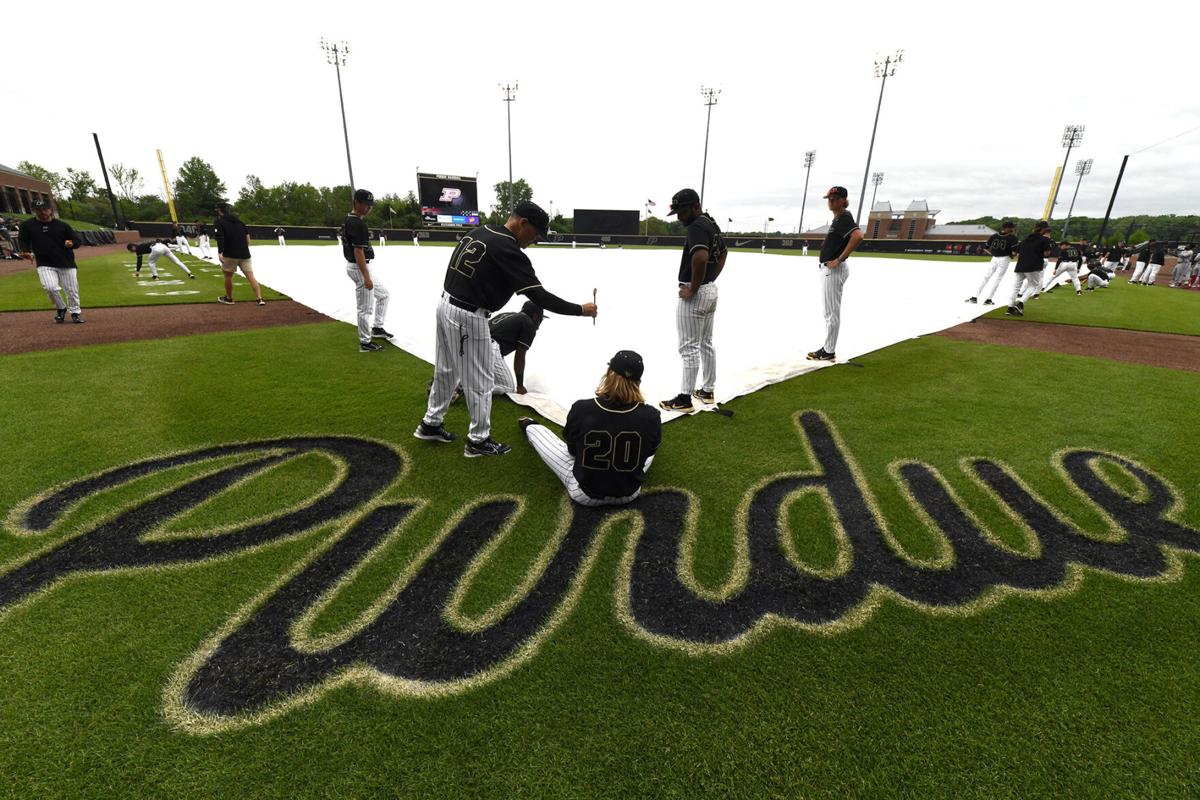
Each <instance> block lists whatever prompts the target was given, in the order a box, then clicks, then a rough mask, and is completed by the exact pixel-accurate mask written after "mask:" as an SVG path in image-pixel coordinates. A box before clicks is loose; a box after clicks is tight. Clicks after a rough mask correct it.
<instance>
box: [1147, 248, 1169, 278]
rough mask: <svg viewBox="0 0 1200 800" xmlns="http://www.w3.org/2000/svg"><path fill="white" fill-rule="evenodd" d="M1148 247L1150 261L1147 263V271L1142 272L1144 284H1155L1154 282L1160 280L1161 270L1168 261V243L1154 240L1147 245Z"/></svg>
mask: <svg viewBox="0 0 1200 800" xmlns="http://www.w3.org/2000/svg"><path fill="white" fill-rule="evenodd" d="M1146 249H1147V250H1149V251H1150V258H1149V262H1150V263H1148V264H1147V265H1146V271H1145V272H1143V273H1142V285H1143V286H1153V285H1154V282H1155V281H1156V280H1158V272H1159V270H1161V269H1162V268H1163V264H1165V263H1166V261H1167V244H1166V242H1158V241H1154V242H1151V243H1150V244H1149V245H1147V247H1146Z"/></svg>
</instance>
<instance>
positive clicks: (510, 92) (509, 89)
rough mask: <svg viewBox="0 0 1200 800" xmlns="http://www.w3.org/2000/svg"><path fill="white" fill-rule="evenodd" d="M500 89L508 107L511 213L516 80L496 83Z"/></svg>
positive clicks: (510, 204) (511, 205)
mask: <svg viewBox="0 0 1200 800" xmlns="http://www.w3.org/2000/svg"><path fill="white" fill-rule="evenodd" d="M498 85H499V86H500V91H502V92H504V107H505V108H506V109H508V213H509V214H512V212H513V208H515V207H516V205H517V203H516V200H514V198H513V195H514V191H513V173H512V104H513V101H514V100H516V99H517V82H516V81H513V82H512V83H503V84H498Z"/></svg>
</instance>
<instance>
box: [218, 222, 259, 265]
mask: <svg viewBox="0 0 1200 800" xmlns="http://www.w3.org/2000/svg"><path fill="white" fill-rule="evenodd" d="M213 228H214V229H215V230H216V232H217V252H219V253H220V254H221V255H223V256H225V257H226V258H249V257H250V244H249V242H247V241H246V236H247V235H248V231H247V230H246V223H244V222H242V221H241V220H240V219H238V218H237V217H235V216H234V215H233V214H226V215H225V216H223V217H217V221H216V222H214V223H213Z"/></svg>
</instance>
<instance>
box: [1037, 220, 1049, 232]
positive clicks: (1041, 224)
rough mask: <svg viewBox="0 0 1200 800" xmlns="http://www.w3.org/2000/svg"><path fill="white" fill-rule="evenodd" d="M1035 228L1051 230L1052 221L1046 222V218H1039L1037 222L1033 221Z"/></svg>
mask: <svg viewBox="0 0 1200 800" xmlns="http://www.w3.org/2000/svg"><path fill="white" fill-rule="evenodd" d="M1033 229H1034V230H1035V231H1042V230H1049V229H1050V223H1049V222H1046V220H1044V219H1039V220H1038V221H1037V222H1035V223H1033Z"/></svg>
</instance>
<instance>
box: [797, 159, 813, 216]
mask: <svg viewBox="0 0 1200 800" xmlns="http://www.w3.org/2000/svg"><path fill="white" fill-rule="evenodd" d="M816 158H817V151H816V150H809V151H808V152H807V153H805V154H804V196H803V197H802V198H801V200H800V228H799V229H798V230H797V231H796V233H798V234H800V235H801V236H803V235H804V206H805V204H806V203H808V177H809V176H810V175H811V174H812V165H813V161H815V160H816Z"/></svg>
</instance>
